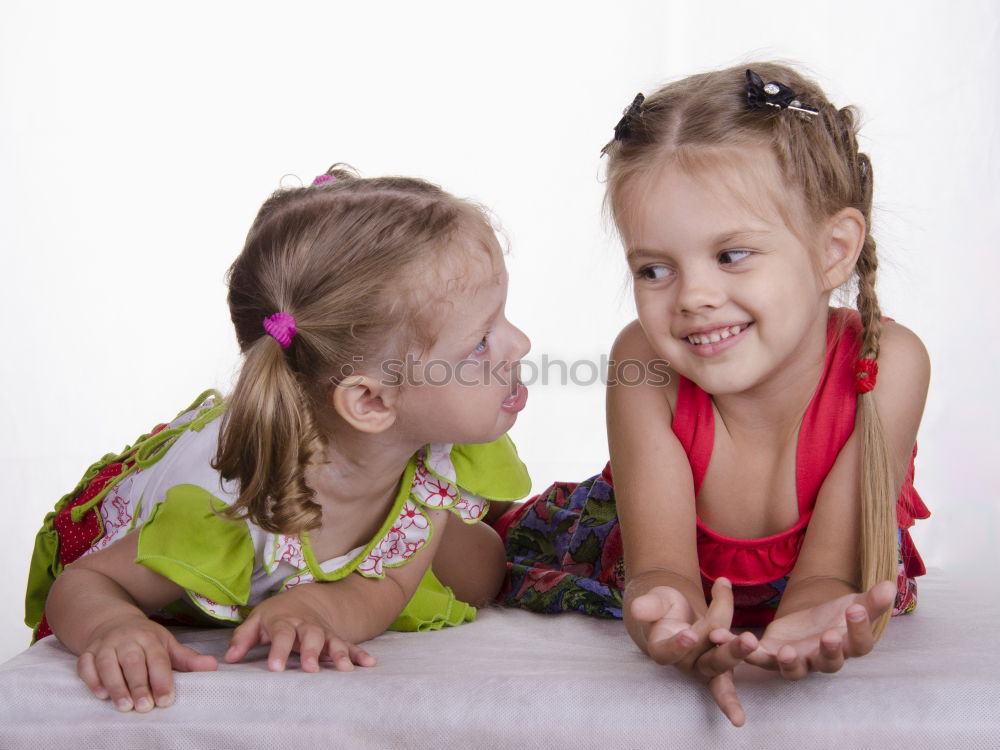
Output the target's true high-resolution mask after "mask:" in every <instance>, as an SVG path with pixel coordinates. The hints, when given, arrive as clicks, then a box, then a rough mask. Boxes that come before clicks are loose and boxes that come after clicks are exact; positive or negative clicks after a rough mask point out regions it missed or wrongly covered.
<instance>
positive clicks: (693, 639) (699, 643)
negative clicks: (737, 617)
mask: <svg viewBox="0 0 1000 750" xmlns="http://www.w3.org/2000/svg"><path fill="white" fill-rule="evenodd" d="M632 615H633V617H635V619H636V620H639V621H640V622H645V623H649V626H648V628H647V629H646V650H647V653H649V656H650V657H651V658H652V659H653V661H655V662H656V663H657V664H669V665H672V666H675V667H677V668H678V669H679V670H681V671H682V672H684V673H685V674H688V675H691V676H693V677H697V678H699V679H702V680H707V681H708V688H709V691H710V692H711V694H712V698H713V699H714V700H715V702H716V704H717V705H718V706H719V708H720V709H722V712H723V713H724V714H725V715H726V717H727V718H728V719H729V720H730V721H731V722H732V723H733V725H734V726H738V727H739V726H743V722H744V721H745V720H746V714H745V712H744V711H743V706H742V705H741V704H740V700H739V697H738V696H737V695H736V685H735V684H734V682H733V667H735V666H736V665H737V664H739V663H740V662H741V661H743V660H744V659H745V658H746V657H747V656H748V655H749V654H750V653H752V652H753V651H754V650H755V649H756V648H757V645H758V644H757V639H756V638H755V637H754V635H753V634H752V633H742V634H740V635H739V636H735V635H733V634H732V632H730V627H731V626H732V621H733V588H732V585H731V584H730V583H729V581H728V580H727V579H725V578H718V579H716V581H715V583H714V584H712V603H711V605H709V607H708V611H707V612H705V615H704V616H703V617H700V618H695V616H694V610H693V609H692V608H691V605H690V603H689V602H688V600H687V598H686V597H685V596H684V595H683V594H682V593H681V592H679V591H677V589H674V588H671V587H669V586H657V587H655V588H652V589H650V590H649V591H648V592H646V593H645V594H643V595H642V596H638V597H636V598H635V600H634V601H633V602H632Z"/></svg>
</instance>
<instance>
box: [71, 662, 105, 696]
mask: <svg viewBox="0 0 1000 750" xmlns="http://www.w3.org/2000/svg"><path fill="white" fill-rule="evenodd" d="M76 673H77V675H79V677H80V679H81V680H83V684H84V685H86V686H87V687H88V688H89V689H90V692H92V693H93V694H94V695H95V696H96V697H97V698H99V699H100V700H102V701H104V700H107V699H108V691H107V690H106V689H105V687H104V684H103V683H102V682H101V678H100V677H98V675H97V665H96V664H95V663H94V655H93V654H92V653H90V652H89V651H85V652H83V653H82V654H80V658H79V659H77V661H76Z"/></svg>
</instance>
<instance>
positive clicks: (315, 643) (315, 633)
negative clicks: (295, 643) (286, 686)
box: [299, 625, 326, 672]
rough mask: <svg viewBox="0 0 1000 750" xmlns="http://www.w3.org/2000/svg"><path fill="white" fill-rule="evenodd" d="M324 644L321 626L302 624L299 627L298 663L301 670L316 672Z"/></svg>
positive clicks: (324, 638)
mask: <svg viewBox="0 0 1000 750" xmlns="http://www.w3.org/2000/svg"><path fill="white" fill-rule="evenodd" d="M325 645H326V636H325V635H324V633H323V630H322V628H319V627H316V626H309V625H303V626H301V627H299V663H300V664H301V665H302V671H303V672H318V671H319V658H320V654H321V652H322V651H323V647H324V646H325Z"/></svg>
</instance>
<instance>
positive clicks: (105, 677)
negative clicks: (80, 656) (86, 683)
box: [94, 648, 132, 711]
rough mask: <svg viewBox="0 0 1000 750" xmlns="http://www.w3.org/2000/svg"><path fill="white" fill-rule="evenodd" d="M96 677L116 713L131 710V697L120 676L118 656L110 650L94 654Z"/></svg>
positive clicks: (120, 668)
mask: <svg viewBox="0 0 1000 750" xmlns="http://www.w3.org/2000/svg"><path fill="white" fill-rule="evenodd" d="M94 665H95V667H96V669H97V677H98V679H99V680H100V682H101V684H102V685H104V688H105V689H106V690H107V691H108V697H109V698H110V699H111V702H112V703H113V704H114V706H115V709H117V710H118V711H131V710H132V695H131V693H129V689H128V685H127V684H125V677H124V675H123V674H122V667H121V664H120V663H119V661H118V654H117V653H116V652H115V650H114V649H112V648H102V649H101V650H100V651H98V652H97V653H96V654H94Z"/></svg>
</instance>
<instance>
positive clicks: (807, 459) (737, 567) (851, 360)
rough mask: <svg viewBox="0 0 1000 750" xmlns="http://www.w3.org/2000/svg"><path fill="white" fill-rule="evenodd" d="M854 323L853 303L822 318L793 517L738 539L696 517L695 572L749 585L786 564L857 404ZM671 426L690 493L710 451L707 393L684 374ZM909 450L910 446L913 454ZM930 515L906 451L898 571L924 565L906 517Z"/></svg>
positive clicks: (918, 570)
mask: <svg viewBox="0 0 1000 750" xmlns="http://www.w3.org/2000/svg"><path fill="white" fill-rule="evenodd" d="M860 331H861V321H860V316H859V315H858V313H857V312H856V311H854V310H850V309H847V308H837V309H834V310H832V311H831V314H830V320H829V323H828V325H827V353H826V364H825V367H824V368H823V374H822V376H821V377H820V381H819V385H818V386H817V388H816V392H815V393H814V394H813V397H812V400H811V401H810V403H809V406H808V408H807V409H806V413H805V415H804V416H803V418H802V425H801V426H800V428H799V437H798V446H797V449H796V456H795V488H796V493H797V497H798V506H799V519H798V521H796V522H795V523H794V524H793V525H792V526H790V527H789V528H787V529H785V530H784V531H781V532H779V533H777V534H773V535H771V536H766V537H759V538H753V539H742V538H735V537H730V536H726V535H724V534H720V533H719V532H717V531H713V530H712V529H710V528H708V527H707V526H705V525H704V524H703V523H702V521H701V519H700V518H699V519H698V530H697V544H698V561H699V565H700V567H701V573H702V575H703V576H704V577H705V578H706V579H708V580H709V581H714V580H715V579H716V578H718V577H719V576H726V577H727V578H729V579H730V580H731V581H732V582H733V584H734V586H754V585H758V584H765V583H769V582H773V581H776V580H778V579H780V578H782V577H783V576H787V575H788V574H789V573H790V572H791V570H792V567H793V566H794V565H795V561H796V559H797V558H798V554H799V549H800V548H801V546H802V540H803V539H804V538H805V532H806V527H807V526H808V525H809V520H810V519H811V518H812V513H813V508H814V506H815V504H816V496H817V494H818V493H819V489H820V486H821V485H822V484H823V480H824V479H826V476H827V474H829V473H830V469H831V468H833V464H834V462H835V461H836V460H837V456H838V454H839V453H840V450H841V448H843V447H844V444H845V443H846V442H847V440H848V438H849V437H850V436H851V433H852V432H853V431H854V413H855V408H856V406H857V392H856V389H855V374H854V369H855V368H854V364H855V362H856V361H857V358H858V351H859V349H860ZM672 427H673V431H674V434H676V435H677V437H678V439H679V440H680V441H681V445H683V446H684V451H685V452H686V453H687V456H688V460H689V462H690V464H691V473H692V475H693V477H694V491H695V496H696V497H697V494H698V492H699V490H700V489H701V484H702V481H703V480H704V478H705V472H706V471H707V470H708V464H709V461H710V460H711V458H712V447H713V444H714V441H715V414H714V411H713V408H712V397H711V396H710V395H709V394H707V393H706V392H705V391H703V390H702V389H701V388H699V387H698V386H697V385H695V384H694V383H692V382H691V381H690V380H688V379H686V378H684V377H680V379H679V381H678V389H677V407H676V409H675V413H674V420H673V425H672ZM916 453H917V449H916V446H914V449H913V456H916ZM929 515H930V513H929V512H928V510H927V508H926V506H925V505H924V503H923V501H922V500H921V499H920V495H918V494H917V491H916V490H915V489H914V487H913V457H912V456H911V458H910V465H909V467H908V468H907V471H906V477H905V478H904V480H903V486H902V487H901V489H900V492H899V499H898V501H897V503H896V516H897V520H898V523H899V528H900V530H901V534H900V545H901V550H900V551H901V553H902V560H903V562H904V571H901V574H903V573H905V575H906V576H907V577H914V576H918V575H923V574H924V572H925V570H924V565H923V562H922V561H921V559H920V556H919V555H918V554H917V552H916V549H915V548H914V546H913V542H912V540H911V539H910V534H909V532H908V531H907V529H908V528H909V527H910V526H912V525H913V521H914V519H915V518H921V519H923V518H927V517H928V516H929Z"/></svg>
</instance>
